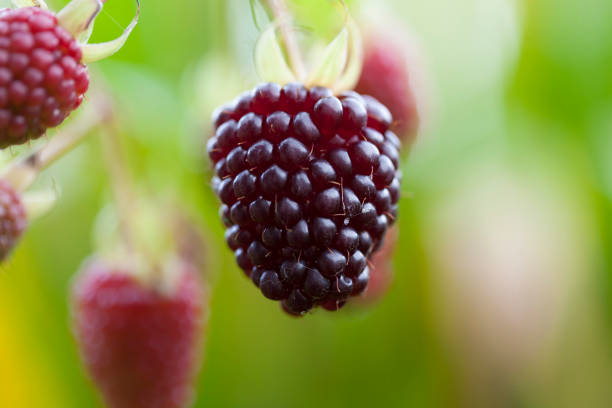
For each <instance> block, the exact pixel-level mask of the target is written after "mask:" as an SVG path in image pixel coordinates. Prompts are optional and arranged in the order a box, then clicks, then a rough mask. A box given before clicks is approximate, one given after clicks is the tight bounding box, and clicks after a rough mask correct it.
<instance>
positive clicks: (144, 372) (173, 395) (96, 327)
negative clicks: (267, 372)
mask: <svg viewBox="0 0 612 408" xmlns="http://www.w3.org/2000/svg"><path fill="white" fill-rule="evenodd" d="M181 266H182V267H183V269H182V270H178V271H174V272H176V281H175V283H174V287H173V288H172V290H171V291H170V292H169V293H165V292H160V291H158V290H157V289H155V288H153V287H150V286H148V285H146V284H145V283H142V282H140V281H139V280H136V278H135V277H134V274H133V271H131V270H128V269H124V268H119V267H113V266H111V265H110V264H108V263H105V262H103V261H101V260H94V261H91V262H89V263H87V264H86V265H85V267H84V268H83V269H82V270H81V272H80V274H79V276H78V278H77V280H76V282H75V285H74V287H73V299H72V303H73V317H74V322H73V323H74V331H75V335H76V337H77V340H78V344H79V348H80V351H81V355H82V358H83V361H84V365H85V368H86V369H87V371H88V372H89V374H90V376H91V378H92V380H93V381H94V382H95V384H96V385H97V386H98V387H99V389H100V390H101V392H102V395H103V397H104V400H105V402H106V404H107V406H108V407H110V408H183V407H186V406H188V405H189V404H190V402H191V399H192V396H193V390H192V382H193V377H194V374H195V370H196V369H197V367H198V359H199V352H198V348H199V347H198V346H199V345H200V337H201V333H200V329H201V319H202V312H203V306H202V288H201V286H200V282H199V280H198V278H197V276H196V273H195V272H194V271H193V270H192V268H191V267H190V266H188V265H185V264H183V265H181Z"/></svg>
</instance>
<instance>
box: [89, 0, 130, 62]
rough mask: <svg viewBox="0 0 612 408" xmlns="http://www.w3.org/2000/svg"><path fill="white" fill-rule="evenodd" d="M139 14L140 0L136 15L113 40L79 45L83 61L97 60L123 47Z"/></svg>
mask: <svg viewBox="0 0 612 408" xmlns="http://www.w3.org/2000/svg"><path fill="white" fill-rule="evenodd" d="M139 16H140V2H138V9H137V10H136V15H135V16H134V18H133V19H132V21H131V22H130V24H129V25H128V26H127V28H126V29H125V30H124V31H123V34H121V35H120V36H119V37H117V38H115V39H114V40H111V41H107V42H103V43H98V44H84V45H82V46H81V49H82V51H83V62H94V61H99V60H101V59H104V58H107V57H110V56H111V55H113V54H114V53H116V52H117V51H119V50H120V49H121V47H123V45H124V44H125V42H126V41H127V39H128V37H129V36H130V34H131V33H132V30H134V27H136V24H137V23H138V17H139Z"/></svg>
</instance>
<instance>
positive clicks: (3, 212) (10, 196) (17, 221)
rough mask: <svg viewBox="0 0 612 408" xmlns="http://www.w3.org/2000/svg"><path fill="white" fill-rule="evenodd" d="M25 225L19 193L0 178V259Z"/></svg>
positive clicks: (11, 248)
mask: <svg viewBox="0 0 612 408" xmlns="http://www.w3.org/2000/svg"><path fill="white" fill-rule="evenodd" d="M26 225H27V219H26V212H25V208H24V206H23V203H22V201H21V198H20V196H19V194H18V193H17V192H16V191H15V190H14V189H13V188H12V187H11V186H10V185H9V184H8V183H7V182H6V181H4V180H2V179H0V261H3V260H4V259H6V257H7V256H8V255H9V254H10V253H11V251H12V250H13V248H14V247H15V244H16V243H17V241H18V240H19V238H20V237H21V235H22V234H23V231H24V230H25V227H26Z"/></svg>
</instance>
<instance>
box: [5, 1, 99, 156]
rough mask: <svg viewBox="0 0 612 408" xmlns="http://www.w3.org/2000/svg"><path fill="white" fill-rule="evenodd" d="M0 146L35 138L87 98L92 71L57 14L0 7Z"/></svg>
mask: <svg viewBox="0 0 612 408" xmlns="http://www.w3.org/2000/svg"><path fill="white" fill-rule="evenodd" d="M0 39H1V41H0V148H4V147H7V146H11V145H17V144H22V143H25V142H27V141H28V140H32V139H36V138H38V137H40V136H41V135H43V134H44V133H45V132H46V130H47V129H48V128H53V127H56V126H58V125H59V124H60V123H62V122H63V121H64V119H65V118H66V117H67V116H68V115H69V114H70V113H71V112H72V111H73V110H74V109H76V108H77V107H78V106H79V105H80V104H81V102H82V101H83V95H84V94H85V92H86V91H87V88H88V87H89V73H88V72H87V67H85V65H83V64H82V62H81V59H82V52H81V48H80V46H79V44H78V43H77V41H76V40H75V39H74V38H73V37H72V36H71V35H70V34H69V33H68V32H67V31H66V30H65V29H63V28H62V27H60V26H59V25H58V23H57V18H56V17H55V15H54V14H53V13H51V12H50V11H47V10H43V9H40V8H37V7H23V8H18V9H2V10H0Z"/></svg>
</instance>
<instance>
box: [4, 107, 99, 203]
mask: <svg viewBox="0 0 612 408" xmlns="http://www.w3.org/2000/svg"><path fill="white" fill-rule="evenodd" d="M83 108H84V110H83V111H82V112H81V113H80V114H79V115H78V116H77V117H76V118H75V119H74V120H72V121H70V122H69V123H68V124H67V125H66V126H64V127H63V128H62V130H61V131H60V132H59V134H57V135H55V136H54V137H52V138H51V139H50V140H49V142H48V143H47V144H45V145H44V146H41V147H40V148H39V149H37V150H35V151H34V152H32V153H30V154H29V155H27V156H26V157H25V158H24V159H22V160H18V161H15V162H14V163H13V164H12V165H11V166H10V167H9V168H8V170H7V171H6V172H5V174H4V176H3V178H4V179H6V180H7V181H8V182H9V183H11V185H12V186H13V187H14V188H15V189H17V190H18V191H25V190H26V189H27V188H28V187H30V186H31V185H32V184H33V183H34V181H36V178H37V177H38V175H39V174H40V173H41V172H42V171H43V170H45V169H46V168H47V167H49V166H50V165H51V164H53V163H54V162H55V161H57V160H58V159H59V158H61V157H62V156H64V155H65V154H66V153H68V152H69V151H71V150H72V149H73V148H74V147H75V146H77V145H78V144H79V143H80V142H82V141H83V139H84V138H85V136H87V135H88V134H89V133H91V131H92V130H93V129H94V128H96V127H97V126H98V125H100V124H101V123H102V122H104V121H105V120H106V119H107V117H108V116H109V115H110V105H109V104H108V100H107V99H106V97H105V96H104V95H96V96H95V97H93V98H92V100H91V102H90V103H87V104H85V106H84V107H83Z"/></svg>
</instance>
